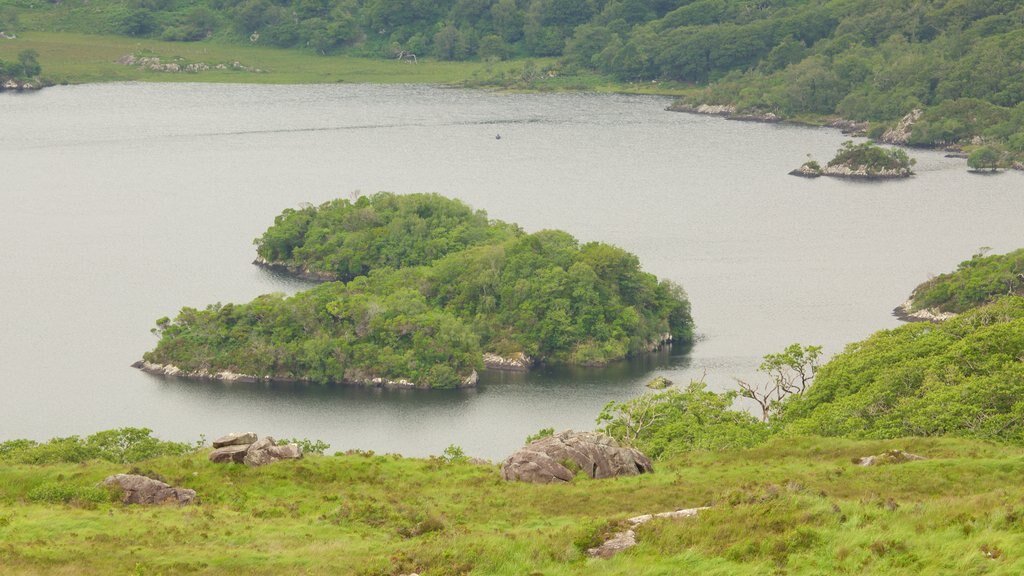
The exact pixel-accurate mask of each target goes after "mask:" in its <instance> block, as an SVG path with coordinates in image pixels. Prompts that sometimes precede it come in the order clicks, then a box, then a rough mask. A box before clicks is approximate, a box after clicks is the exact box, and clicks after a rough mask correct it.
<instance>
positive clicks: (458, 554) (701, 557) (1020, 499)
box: [0, 438, 1024, 575]
mask: <svg viewBox="0 0 1024 576" xmlns="http://www.w3.org/2000/svg"><path fill="white" fill-rule="evenodd" d="M894 447H899V448H905V449H907V450H909V451H911V452H915V453H918V454H922V455H926V456H928V457H930V458H931V459H930V460H928V461H924V462H913V463H908V464H903V465H894V466H887V467H885V466H883V467H875V468H861V467H857V466H855V465H853V464H852V463H851V459H852V458H854V457H858V456H864V455H867V454H877V453H879V452H881V451H883V450H885V449H889V448H894ZM1022 456H1024V450H1022V449H1019V448H1008V447H1000V446H996V445H991V444H985V443H979V442H969V441H959V440H938V439H910V440H900V441H886V442H853V441H846V440H832V439H829V440H825V439H817V438H800V439H786V440H779V441H776V442H775V443H772V444H769V445H768V446H766V447H762V448H759V449H754V450H746V451H734V452H725V453H717V454H693V455H690V456H687V457H685V458H681V459H677V460H673V461H670V462H662V463H659V465H658V466H657V471H656V473H655V474H652V475H648V476H641V477H632V478H622V479H614V480H578V481H576V482H573V483H570V484H568V485H559V486H535V485H527V484H517V483H507V482H504V481H502V480H500V478H499V475H498V470H497V467H496V466H473V465H469V464H455V463H446V462H444V461H443V460H440V459H432V460H420V459H405V458H400V457H397V456H376V455H360V454H351V455H340V456H326V457H310V458H307V459H305V460H302V461H293V462H281V463H277V464H274V465H272V466H269V467H266V468H261V469H249V468H245V467H242V466H223V465H214V464H211V463H209V462H207V461H206V459H205V457H204V455H203V454H199V455H195V456H190V457H176V458H162V459H157V460H152V461H148V462H143V463H142V464H139V465H138V466H139V467H140V468H143V469H146V470H150V471H152V472H155V473H159V474H161V475H163V476H164V477H165V478H167V480H168V481H170V482H171V483H172V484H175V485H184V486H187V487H190V488H194V489H195V490H196V491H197V492H198V493H199V497H200V498H201V500H202V502H201V503H200V504H199V505H195V506H190V507H184V508H177V507H154V508H143V507H127V506H122V505H121V504H118V503H99V504H96V503H94V502H91V501H83V502H78V501H74V500H72V501H71V502H70V503H69V504H43V503H39V502H35V501H33V500H31V499H30V498H29V494H30V493H31V492H32V490H33V489H35V488H36V487H38V486H40V485H44V484H48V483H53V482H57V481H58V480H59V481H62V482H66V483H70V484H72V485H76V486H91V485H93V484H94V483H95V482H98V481H99V480H101V479H102V478H103V477H105V476H106V475H108V474H112V473H116V472H123V471H126V467H125V466H118V465H114V464H107V463H90V464H87V465H81V466H80V465H52V466H24V465H16V466H4V467H2V468H0V487H2V488H0V572H2V573H4V574H133V573H134V574H183V573H194V574H231V573H234V574H281V573H289V574H295V573H300V574H301V573H310V574H321V573H339V574H367V575H369V574H381V575H384V574H387V575H396V574H402V573H409V572H418V573H420V574H425V575H443V574H488V575H491V574H494V575H503V574H508V575H513V574H515V575H522V574H544V575H557V574H651V575H653V574H677V573H679V572H680V571H693V573H700V574H730V575H732V574H845V573H848V574H864V573H871V574H952V573H962V574H1019V573H1021V571H1022V570H1024V555H1022V554H1021V551H1022V550H1024V488H1022V487H1021V485H1020V482H1019V478H1020V477H1021V474H1022V473H1024V458H1022ZM699 505H711V506H713V509H712V510H710V511H707V512H704V513H702V514H701V515H700V516H699V517H698V518H696V519H687V520H677V521H672V520H663V521H654V522H651V523H649V524H647V525H645V526H644V527H642V528H641V529H640V530H639V532H638V540H639V545H638V546H637V547H636V548H634V549H633V550H631V551H628V552H626V553H623V554H620V555H619V556H617V557H615V558H613V559H611V560H596V559H589V558H586V557H585V555H584V554H583V552H582V550H583V549H584V548H585V547H586V546H588V545H590V544H592V543H593V542H596V541H598V540H599V537H600V535H601V533H603V532H606V531H608V530H609V529H610V527H611V526H612V524H610V523H611V522H614V521H620V520H623V519H625V518H628V517H630V516H633V515H637V514H641V513H646V512H659V511H665V510H672V509H675V508H681V507H692V506H699Z"/></svg>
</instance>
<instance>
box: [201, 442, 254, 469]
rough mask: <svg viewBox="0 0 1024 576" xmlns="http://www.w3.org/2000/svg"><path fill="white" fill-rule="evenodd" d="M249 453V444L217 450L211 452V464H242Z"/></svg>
mask: <svg viewBox="0 0 1024 576" xmlns="http://www.w3.org/2000/svg"><path fill="white" fill-rule="evenodd" d="M248 451H249V445H248V444H244V445H234V446H224V447H223V448H217V449H216V450H214V451H213V452H210V462H216V463H217V464H228V463H230V462H237V463H239V464H241V463H242V462H243V461H244V460H245V453H246V452H248Z"/></svg>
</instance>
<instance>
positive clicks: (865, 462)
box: [853, 450, 927, 466]
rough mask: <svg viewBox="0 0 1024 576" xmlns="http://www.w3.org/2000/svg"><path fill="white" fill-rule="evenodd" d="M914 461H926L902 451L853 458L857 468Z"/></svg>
mask: <svg viewBox="0 0 1024 576" xmlns="http://www.w3.org/2000/svg"><path fill="white" fill-rule="evenodd" d="M915 460H927V458H925V457H924V456H918V455H917V454H911V453H909V452H904V451H903V450H886V451H885V452H882V453H881V454H878V455H877V456H865V457H863V458H854V459H853V463H854V464H856V465H858V466H881V465H883V464H903V463H904V462H913V461H915Z"/></svg>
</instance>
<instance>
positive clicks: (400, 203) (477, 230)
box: [255, 192, 522, 281]
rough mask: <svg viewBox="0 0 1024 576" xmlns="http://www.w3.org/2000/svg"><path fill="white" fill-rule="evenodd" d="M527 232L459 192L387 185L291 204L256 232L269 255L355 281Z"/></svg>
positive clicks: (272, 261)
mask: <svg viewBox="0 0 1024 576" xmlns="http://www.w3.org/2000/svg"><path fill="white" fill-rule="evenodd" d="M519 236H522V231H521V230H520V229H519V228H518V227H516V226H512V225H510V224H506V223H504V222H500V221H491V220H488V219H487V214H486V213H484V212H483V211H476V212H474V211H473V210H472V209H471V208H469V207H468V206H466V205H465V204H463V203H462V202H460V201H458V200H453V199H448V198H444V197H442V196H440V195H437V194H406V195H396V194H391V193H387V192H381V193H378V194H374V195H372V196H361V197H359V198H358V199H356V200H355V201H354V202H353V201H350V200H347V199H338V200H333V201H330V202H326V203H324V204H322V205H321V206H319V207H315V206H307V207H304V208H301V209H299V210H294V209H291V208H289V209H287V210H285V211H284V212H283V213H281V215H279V216H278V217H277V218H275V219H274V225H273V226H271V227H270V228H268V229H267V231H266V232H264V233H263V235H262V236H261V237H259V238H257V239H256V240H255V244H256V246H257V253H258V254H259V257H260V259H261V262H262V263H265V264H267V265H271V266H280V267H283V268H285V269H287V270H289V271H291V272H292V273H294V274H298V275H301V276H306V277H313V278H322V279H330V280H344V281H348V280H351V279H353V278H355V277H356V276H365V275H367V274H369V273H370V272H371V271H373V270H376V269H379V268H404V267H407V266H422V265H429V264H431V263H433V262H434V261H436V260H438V259H440V258H442V257H444V256H446V255H448V254H451V253H454V252H458V251H460V250H465V249H466V248H469V247H472V246H478V245H484V244H500V243H503V242H504V241H506V240H511V239H514V238H517V237H519Z"/></svg>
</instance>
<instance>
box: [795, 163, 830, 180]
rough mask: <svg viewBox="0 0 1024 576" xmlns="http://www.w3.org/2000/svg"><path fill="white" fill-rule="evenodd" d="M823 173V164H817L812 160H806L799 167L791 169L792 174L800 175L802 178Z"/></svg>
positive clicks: (813, 176)
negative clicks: (811, 161)
mask: <svg viewBox="0 0 1024 576" xmlns="http://www.w3.org/2000/svg"><path fill="white" fill-rule="evenodd" d="M822 174H823V170H822V169H821V166H819V165H817V164H811V163H810V162H804V163H803V164H801V165H800V167H799V168H797V169H795V170H791V171H790V172H789V175H790V176H799V177H801V178H817V177H818V176H821V175H822Z"/></svg>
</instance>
